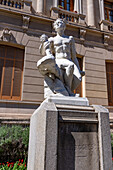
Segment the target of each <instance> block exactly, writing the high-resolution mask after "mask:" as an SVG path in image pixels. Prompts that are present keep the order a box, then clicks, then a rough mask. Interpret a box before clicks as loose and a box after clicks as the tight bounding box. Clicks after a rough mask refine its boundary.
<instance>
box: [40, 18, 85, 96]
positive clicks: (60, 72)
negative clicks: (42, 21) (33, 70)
mask: <svg viewBox="0 0 113 170" xmlns="http://www.w3.org/2000/svg"><path fill="white" fill-rule="evenodd" d="M65 28H66V20H63V19H57V20H56V21H55V22H54V29H55V31H56V32H57V35H56V36H55V37H50V38H48V37H47V36H46V35H45V34H43V35H42V36H41V38H40V40H41V45H40V53H41V54H42V55H45V56H44V57H43V58H42V59H40V60H39V61H38V62H37V67H38V69H39V71H40V73H41V74H42V75H44V76H45V82H46V83H47V85H48V88H50V90H51V91H52V92H53V94H57V93H58V94H61V95H64V96H74V95H75V94H74V93H73V91H74V90H75V89H76V88H77V87H78V85H79V84H80V82H81V80H82V76H83V75H84V72H82V71H80V67H79V63H78V60H77V58H76V50H75V42H74V38H73V37H72V36H66V35H64V31H65Z"/></svg>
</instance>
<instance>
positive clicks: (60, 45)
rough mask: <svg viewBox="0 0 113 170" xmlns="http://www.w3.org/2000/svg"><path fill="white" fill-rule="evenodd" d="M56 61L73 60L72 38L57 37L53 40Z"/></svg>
mask: <svg viewBox="0 0 113 170" xmlns="http://www.w3.org/2000/svg"><path fill="white" fill-rule="evenodd" d="M52 43H53V47H54V51H55V58H56V59H63V58H65V59H71V50H70V49H71V38H70V37H67V36H65V37H61V36H56V37H53V38H52Z"/></svg>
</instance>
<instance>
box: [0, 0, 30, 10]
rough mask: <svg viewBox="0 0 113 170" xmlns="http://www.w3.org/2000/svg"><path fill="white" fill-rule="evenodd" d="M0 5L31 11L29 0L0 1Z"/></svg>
mask: <svg viewBox="0 0 113 170" xmlns="http://www.w3.org/2000/svg"><path fill="white" fill-rule="evenodd" d="M0 5H5V6H8V7H13V8H18V9H25V10H27V11H30V10H31V1H30V0H0Z"/></svg>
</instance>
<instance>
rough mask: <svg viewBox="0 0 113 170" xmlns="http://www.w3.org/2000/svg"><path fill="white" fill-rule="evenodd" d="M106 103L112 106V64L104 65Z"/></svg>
mask: <svg viewBox="0 0 113 170" xmlns="http://www.w3.org/2000/svg"><path fill="white" fill-rule="evenodd" d="M106 74H107V90H108V103H109V106H113V63H108V62H107V63H106Z"/></svg>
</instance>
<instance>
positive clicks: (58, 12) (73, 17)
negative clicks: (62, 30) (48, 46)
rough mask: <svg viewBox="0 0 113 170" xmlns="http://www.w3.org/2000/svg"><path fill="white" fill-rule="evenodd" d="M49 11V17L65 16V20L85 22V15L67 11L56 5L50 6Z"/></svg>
mask: <svg viewBox="0 0 113 170" xmlns="http://www.w3.org/2000/svg"><path fill="white" fill-rule="evenodd" d="M50 12H51V17H52V18H54V19H57V18H66V20H68V21H70V22H74V23H81V24H85V17H86V16H85V15H83V14H78V13H76V12H71V11H67V10H64V9H61V8H58V7H52V8H51V10H50Z"/></svg>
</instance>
